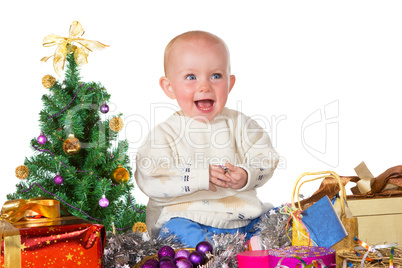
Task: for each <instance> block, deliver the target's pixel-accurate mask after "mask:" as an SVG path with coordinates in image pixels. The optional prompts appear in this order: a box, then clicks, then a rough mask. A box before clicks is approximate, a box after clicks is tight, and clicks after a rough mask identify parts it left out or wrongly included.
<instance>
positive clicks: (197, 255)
mask: <svg viewBox="0 0 402 268" xmlns="http://www.w3.org/2000/svg"><path fill="white" fill-rule="evenodd" d="M188 259H189V260H190V261H191V263H192V264H193V265H194V266H197V265H203V264H204V263H205V260H206V257H205V254H204V253H202V252H199V251H193V252H191V253H190V256H189V258H188Z"/></svg>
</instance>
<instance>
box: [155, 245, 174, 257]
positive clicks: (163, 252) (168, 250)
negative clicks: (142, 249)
mask: <svg viewBox="0 0 402 268" xmlns="http://www.w3.org/2000/svg"><path fill="white" fill-rule="evenodd" d="M174 255H175V252H174V249H173V248H172V247H170V246H163V247H161V248H160V249H159V251H158V259H162V258H163V257H165V256H170V257H172V258H174Z"/></svg>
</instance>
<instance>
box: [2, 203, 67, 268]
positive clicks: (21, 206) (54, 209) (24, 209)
mask: <svg viewBox="0 0 402 268" xmlns="http://www.w3.org/2000/svg"><path fill="white" fill-rule="evenodd" d="M36 215H42V216H45V217H47V218H58V217H60V202H59V201H57V200H54V199H49V198H43V197H38V198H32V199H28V200H24V199H17V200H11V201H7V202H5V203H4V205H3V207H2V209H1V215H0V245H1V244H2V240H3V237H4V266H2V267H5V268H21V236H20V232H19V229H18V228H16V227H14V226H13V224H12V223H15V222H17V221H19V220H21V219H23V218H25V217H30V216H36ZM0 265H1V263H0Z"/></svg>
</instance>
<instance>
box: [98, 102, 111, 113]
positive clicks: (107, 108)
mask: <svg viewBox="0 0 402 268" xmlns="http://www.w3.org/2000/svg"><path fill="white" fill-rule="evenodd" d="M100 111H101V113H103V114H106V113H107V112H109V106H108V105H107V104H106V102H104V103H103V104H102V105H101V107H100Z"/></svg>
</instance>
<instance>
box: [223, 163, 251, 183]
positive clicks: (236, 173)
mask: <svg viewBox="0 0 402 268" xmlns="http://www.w3.org/2000/svg"><path fill="white" fill-rule="evenodd" d="M225 167H226V168H227V169H228V171H229V172H228V173H226V175H227V176H228V177H229V178H230V181H228V186H229V188H232V189H241V188H243V187H244V186H245V185H246V184H247V181H248V174H247V171H245V170H244V169H243V168H241V167H236V166H233V165H232V164H230V163H229V162H226V164H225Z"/></svg>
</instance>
